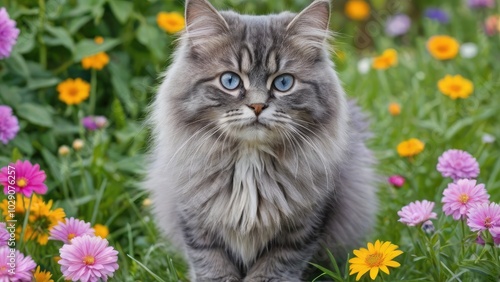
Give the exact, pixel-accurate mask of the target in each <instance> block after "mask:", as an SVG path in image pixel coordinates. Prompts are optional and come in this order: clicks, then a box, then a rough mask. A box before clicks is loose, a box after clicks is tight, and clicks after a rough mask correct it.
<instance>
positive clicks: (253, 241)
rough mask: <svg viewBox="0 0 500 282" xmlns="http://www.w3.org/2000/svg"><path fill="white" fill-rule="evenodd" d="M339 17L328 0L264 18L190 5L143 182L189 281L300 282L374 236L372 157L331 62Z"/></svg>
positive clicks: (161, 95)
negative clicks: (316, 266)
mask: <svg viewBox="0 0 500 282" xmlns="http://www.w3.org/2000/svg"><path fill="white" fill-rule="evenodd" d="M329 18H330V3H329V1H326V0H316V1H314V2H312V3H311V4H310V5H309V6H308V7H306V8H305V9H304V10H303V11H302V12H300V13H299V14H294V13H290V12H283V13H280V14H275V15H267V16H252V15H240V14H237V13H235V12H232V11H220V12H219V11H217V10H216V9H215V8H214V7H213V6H212V5H211V4H210V3H209V2H207V1H206V0H187V1H186V10H185V20H186V29H185V31H184V32H183V34H182V35H181V36H180V39H179V42H178V46H177V48H176V51H175V53H174V56H173V62H172V64H171V65H170V67H169V68H168V70H167V71H166V72H165V74H164V78H163V82H162V84H161V85H160V87H159V90H158V92H157V95H156V97H155V99H154V101H153V102H152V107H151V114H150V124H151V125H152V127H151V128H152V135H153V138H152V140H153V141H152V148H151V157H150V162H149V164H150V165H149V168H148V173H147V176H146V179H147V180H146V181H145V186H146V187H147V189H148V190H149V191H150V192H151V195H152V196H151V197H152V199H153V206H154V210H155V214H156V218H157V221H158V225H159V226H160V227H161V229H162V230H163V231H165V232H166V234H167V235H168V237H169V238H170V240H171V241H172V243H173V244H174V245H175V246H177V247H178V248H179V249H180V251H182V252H183V253H184V254H185V256H186V259H187V261H188V263H189V268H190V273H189V275H190V278H191V280H192V281H245V282H246V281H253V282H257V281H303V280H305V279H307V275H308V273H309V269H310V264H309V263H308V262H310V261H314V262H318V263H323V264H324V265H329V261H328V256H327V255H326V249H328V250H330V251H332V252H333V254H334V255H335V256H336V257H337V258H338V259H339V260H342V259H345V257H346V256H347V252H349V251H350V250H352V248H353V247H355V246H359V244H360V243H361V241H362V240H363V239H364V236H366V234H367V233H368V232H369V231H370V230H371V228H372V225H373V222H374V216H375V214H376V206H377V200H376V189H375V187H376V185H375V180H376V176H375V172H374V169H373V166H374V164H375V160H374V157H373V155H372V153H371V152H370V151H369V149H367V147H366V146H365V144H364V143H365V140H366V139H367V137H368V136H369V134H368V133H367V122H366V121H365V117H364V115H363V114H362V113H361V112H360V110H359V108H358V107H357V106H356V104H355V103H353V102H352V101H348V100H347V98H346V95H345V93H344V90H343V89H342V86H341V83H340V81H339V79H338V77H337V74H336V72H335V71H334V66H333V63H332V62H331V60H330V59H329V54H330V52H329V43H328V42H329V37H330V34H331V32H330V31H329V28H328V26H329Z"/></svg>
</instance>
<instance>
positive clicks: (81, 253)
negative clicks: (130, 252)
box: [58, 235, 118, 282]
mask: <svg viewBox="0 0 500 282" xmlns="http://www.w3.org/2000/svg"><path fill="white" fill-rule="evenodd" d="M59 253H60V254H61V259H60V260H59V262H58V263H59V264H60V265H61V272H62V273H63V275H64V278H65V279H71V280H72V281H77V280H79V281H82V282H97V281H101V280H102V281H108V277H113V273H114V272H115V271H116V270H117V269H118V263H117V261H118V256H117V254H118V252H117V251H116V250H115V249H114V248H113V247H109V246H108V240H106V239H102V238H101V237H91V236H89V235H83V236H81V237H75V238H74V239H73V240H71V244H65V245H64V246H62V248H61V249H59Z"/></svg>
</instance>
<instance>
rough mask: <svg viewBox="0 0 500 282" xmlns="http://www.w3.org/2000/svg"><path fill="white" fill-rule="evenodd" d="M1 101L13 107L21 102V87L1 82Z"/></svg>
mask: <svg viewBox="0 0 500 282" xmlns="http://www.w3.org/2000/svg"><path fill="white" fill-rule="evenodd" d="M0 101H1V102H2V103H3V104H5V105H9V106H11V107H13V106H15V105H17V104H19V103H20V102H21V96H20V95H19V88H17V87H9V86H7V85H3V84H0Z"/></svg>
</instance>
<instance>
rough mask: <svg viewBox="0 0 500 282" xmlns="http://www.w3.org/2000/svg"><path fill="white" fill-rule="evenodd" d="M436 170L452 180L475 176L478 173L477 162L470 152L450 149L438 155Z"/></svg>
mask: <svg viewBox="0 0 500 282" xmlns="http://www.w3.org/2000/svg"><path fill="white" fill-rule="evenodd" d="M437 170H438V171H439V172H441V174H442V175H443V177H451V178H452V179H453V181H457V180H458V179H461V178H476V177H477V176H478V175H479V164H478V163H477V161H476V159H475V158H474V157H473V156H471V154H469V153H467V152H465V151H461V150H454V149H452V150H448V151H446V152H444V153H443V154H442V155H441V156H440V157H439V161H438V164H437Z"/></svg>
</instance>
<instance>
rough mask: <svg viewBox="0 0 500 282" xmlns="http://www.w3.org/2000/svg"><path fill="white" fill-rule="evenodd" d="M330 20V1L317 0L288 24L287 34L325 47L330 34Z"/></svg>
mask: <svg viewBox="0 0 500 282" xmlns="http://www.w3.org/2000/svg"><path fill="white" fill-rule="evenodd" d="M329 22H330V1H329V0H316V1H314V2H312V3H311V4H310V5H309V6H308V7H307V8H305V9H304V10H302V12H300V13H299V14H298V15H296V16H295V18H294V19H293V20H292V21H291V22H290V23H289V24H288V26H287V34H288V36H293V37H295V36H297V37H298V38H299V39H300V38H301V39H302V40H307V41H309V42H310V43H311V44H313V45H316V46H318V47H323V44H324V42H325V41H326V39H328V37H329V36H330V31H329V29H328V26H329Z"/></svg>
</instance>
